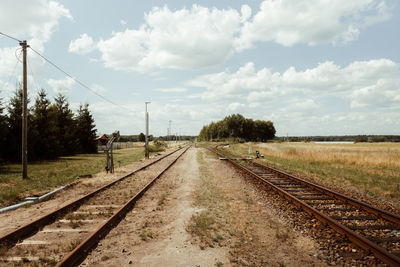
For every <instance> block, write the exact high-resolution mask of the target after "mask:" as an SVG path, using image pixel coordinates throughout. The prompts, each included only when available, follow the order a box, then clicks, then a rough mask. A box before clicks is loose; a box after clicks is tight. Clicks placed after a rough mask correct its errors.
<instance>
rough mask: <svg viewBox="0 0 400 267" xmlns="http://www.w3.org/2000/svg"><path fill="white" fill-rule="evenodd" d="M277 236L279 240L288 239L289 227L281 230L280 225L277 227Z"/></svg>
mask: <svg viewBox="0 0 400 267" xmlns="http://www.w3.org/2000/svg"><path fill="white" fill-rule="evenodd" d="M275 237H276V238H277V239H278V240H281V241H286V240H287V239H288V238H289V229H285V230H283V231H281V230H280V229H279V227H278V228H277V229H276V232H275Z"/></svg>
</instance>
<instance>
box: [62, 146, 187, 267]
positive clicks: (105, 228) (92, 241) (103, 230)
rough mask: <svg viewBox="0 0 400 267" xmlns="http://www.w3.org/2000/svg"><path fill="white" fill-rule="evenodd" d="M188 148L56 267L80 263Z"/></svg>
mask: <svg viewBox="0 0 400 267" xmlns="http://www.w3.org/2000/svg"><path fill="white" fill-rule="evenodd" d="M189 148H190V146H188V147H187V148H186V149H185V150H184V151H183V152H182V153H181V154H180V155H179V156H178V157H177V158H176V159H175V160H174V161H172V162H171V163H170V164H169V165H168V166H167V168H165V169H164V170H163V171H162V172H161V173H160V174H158V175H157V176H156V177H155V178H154V179H153V180H151V181H150V182H149V183H148V184H147V185H146V186H145V187H143V188H142V190H140V191H139V192H138V193H137V194H136V195H135V196H134V197H132V198H131V199H130V200H129V201H128V202H126V203H125V205H124V206H123V207H121V208H120V209H119V210H118V211H117V212H116V213H115V214H114V215H113V216H112V217H111V218H109V219H108V220H107V221H106V222H104V223H103V224H102V225H101V226H100V227H99V228H98V229H97V230H96V231H95V232H93V233H92V234H91V235H90V236H89V237H87V238H86V239H85V240H84V241H82V242H81V243H80V244H79V245H78V246H77V247H76V248H75V249H74V250H73V251H71V252H70V253H69V254H68V255H67V256H65V257H64V258H63V260H62V261H61V262H59V263H58V264H57V265H56V266H59V267H60V266H76V265H78V264H80V263H81V262H82V260H83V259H84V258H85V256H86V255H87V253H88V252H89V251H90V250H91V249H92V248H93V247H94V246H95V245H96V244H97V243H98V241H99V240H101V239H102V238H104V237H105V236H106V235H107V234H108V233H109V232H110V231H111V229H112V228H113V227H115V226H116V225H118V224H119V222H120V221H121V220H122V219H123V218H124V217H125V215H126V214H127V213H128V212H129V211H130V210H132V208H133V207H134V205H135V203H136V201H137V200H139V199H140V198H141V197H142V196H143V194H144V193H145V192H146V191H147V190H148V189H149V188H150V187H151V186H152V185H153V184H154V183H155V182H156V181H157V180H158V179H159V178H160V177H161V176H162V175H163V174H164V173H165V172H166V171H167V170H168V169H169V168H170V167H171V166H172V165H174V164H175V162H176V161H177V160H178V159H179V158H180V157H181V156H182V155H183V154H184V153H185V152H186V151H187V150H188V149H189Z"/></svg>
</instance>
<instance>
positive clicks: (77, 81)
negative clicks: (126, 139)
mask: <svg viewBox="0 0 400 267" xmlns="http://www.w3.org/2000/svg"><path fill="white" fill-rule="evenodd" d="M0 34H1V35H4V36H6V37H8V38H10V39H13V40H15V41H17V42H19V43H21V42H22V41H21V40H19V39H17V38H15V37H13V36H11V35H8V34H5V33H3V32H0ZM28 47H29V48H30V49H31V50H32V51H33V52H35V53H36V54H37V55H38V56H40V57H41V58H43V59H44V60H45V61H47V62H48V63H49V64H51V65H52V66H53V67H55V68H56V69H58V70H59V71H61V72H62V73H64V74H65V75H67V76H68V77H70V78H71V79H73V80H74V81H75V82H76V83H78V84H79V85H80V86H82V87H83V88H85V89H87V90H89V91H90V92H92V93H93V94H95V95H97V96H98V97H100V98H101V99H103V100H105V101H106V102H108V103H111V104H113V105H115V106H117V107H120V108H122V109H125V110H127V111H129V112H133V113H135V114H136V113H137V112H135V111H133V110H131V109H129V108H126V107H124V106H121V105H119V104H117V103H115V102H113V101H111V100H109V99H107V98H105V97H104V96H102V95H101V94H99V93H97V92H96V91H94V90H93V89H91V88H90V87H89V86H87V85H86V84H84V83H83V82H81V81H80V80H78V79H77V78H75V77H73V76H72V75H70V74H69V73H67V72H66V71H64V70H63V69H62V68H60V67H59V66H57V65H56V64H55V63H53V62H52V61H51V60H49V59H48V58H46V57H45V56H43V55H42V54H40V53H39V52H37V51H36V50H35V49H33V48H32V47H31V46H28Z"/></svg>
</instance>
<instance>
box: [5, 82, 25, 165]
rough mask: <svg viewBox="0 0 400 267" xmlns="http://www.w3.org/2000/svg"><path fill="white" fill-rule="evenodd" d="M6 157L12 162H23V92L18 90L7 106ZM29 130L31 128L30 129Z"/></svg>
mask: <svg viewBox="0 0 400 267" xmlns="http://www.w3.org/2000/svg"><path fill="white" fill-rule="evenodd" d="M7 111H8V117H7V127H8V132H7V146H6V149H5V151H6V153H5V154H6V155H7V156H6V157H7V159H8V160H10V161H21V149H22V147H21V145H22V144H21V143H22V140H21V138H22V90H21V89H17V90H15V92H14V96H13V97H12V98H11V99H10V103H9V104H8V106H7ZM28 129H29V128H28Z"/></svg>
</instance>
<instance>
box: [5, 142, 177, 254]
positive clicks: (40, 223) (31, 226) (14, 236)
mask: <svg viewBox="0 0 400 267" xmlns="http://www.w3.org/2000/svg"><path fill="white" fill-rule="evenodd" d="M181 149H182V148H179V149H177V150H174V151H172V152H171V153H168V154H166V155H164V156H162V157H160V158H158V159H157V160H155V161H153V162H151V163H149V164H147V165H145V166H143V167H141V168H139V169H137V170H135V171H133V172H131V173H129V174H127V175H125V176H123V177H121V178H119V179H117V180H115V181H113V182H111V183H109V184H106V185H104V186H103V187H101V188H99V189H97V190H94V191H93V192H91V193H89V194H87V195H85V196H83V197H81V198H79V199H77V200H74V201H72V202H70V203H68V204H66V205H64V206H63V207H61V208H59V209H57V210H55V211H53V212H51V213H49V214H46V215H44V216H42V217H40V218H39V219H37V220H35V221H33V222H30V223H28V224H26V225H24V226H21V227H20V228H18V229H16V230H13V231H12V232H10V233H8V234H5V235H4V236H2V237H0V247H6V248H10V247H12V246H14V245H15V244H16V243H17V242H19V241H20V240H23V239H25V238H28V237H29V236H32V235H34V234H35V233H36V232H37V231H39V230H40V229H41V228H43V227H44V226H46V225H48V224H50V223H52V222H54V221H55V220H56V219H57V218H58V217H59V216H61V215H62V214H65V213H67V212H68V211H71V210H75V209H77V208H78V207H79V206H80V205H81V204H82V203H83V202H85V201H86V200H88V199H90V198H91V197H93V196H94V195H96V194H98V193H99V192H101V191H104V190H105V189H107V188H109V187H111V186H113V185H114V184H116V183H118V182H121V181H122V180H124V179H126V178H128V177H130V176H132V175H134V174H135V173H137V172H139V171H142V170H144V169H146V168H147V167H149V166H151V165H153V164H155V163H157V162H159V161H160V160H162V159H164V158H166V157H168V156H170V155H172V154H174V153H176V152H177V151H179V150H181Z"/></svg>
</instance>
